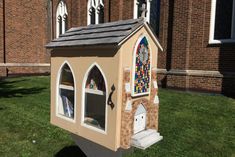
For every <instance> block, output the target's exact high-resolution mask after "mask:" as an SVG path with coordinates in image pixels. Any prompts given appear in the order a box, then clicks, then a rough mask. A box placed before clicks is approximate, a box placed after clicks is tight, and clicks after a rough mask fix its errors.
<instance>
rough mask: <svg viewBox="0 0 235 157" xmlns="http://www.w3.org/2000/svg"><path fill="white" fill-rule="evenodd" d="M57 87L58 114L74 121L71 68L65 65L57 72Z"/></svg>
mask: <svg viewBox="0 0 235 157" xmlns="http://www.w3.org/2000/svg"><path fill="white" fill-rule="evenodd" d="M59 75H60V78H59V86H58V88H59V89H58V97H57V99H58V101H57V111H58V114H59V115H61V116H64V117H67V118H71V119H74V95H75V94H74V91H75V90H74V77H73V73H72V71H71V68H70V67H69V66H68V64H67V63H65V64H64V65H63V67H62V68H61V70H60V72H59Z"/></svg>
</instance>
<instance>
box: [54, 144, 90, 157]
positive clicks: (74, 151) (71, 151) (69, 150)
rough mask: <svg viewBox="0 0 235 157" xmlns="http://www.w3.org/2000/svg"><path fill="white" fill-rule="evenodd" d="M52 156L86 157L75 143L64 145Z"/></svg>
mask: <svg viewBox="0 0 235 157" xmlns="http://www.w3.org/2000/svg"><path fill="white" fill-rule="evenodd" d="M54 157H87V156H86V155H85V153H83V151H82V150H81V149H80V148H79V147H78V146H76V145H74V146H66V147H64V148H63V149H61V150H60V151H59V152H58V153H56V154H55V156H54Z"/></svg>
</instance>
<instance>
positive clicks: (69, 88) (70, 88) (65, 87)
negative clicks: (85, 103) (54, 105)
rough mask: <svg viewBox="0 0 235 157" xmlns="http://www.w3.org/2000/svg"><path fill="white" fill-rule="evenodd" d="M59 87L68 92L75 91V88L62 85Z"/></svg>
mask: <svg viewBox="0 0 235 157" xmlns="http://www.w3.org/2000/svg"><path fill="white" fill-rule="evenodd" d="M59 87H60V88H62V89H67V90H74V87H73V86H68V85H63V84H60V86H59Z"/></svg>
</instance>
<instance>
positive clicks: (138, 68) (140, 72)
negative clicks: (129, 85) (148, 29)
mask: <svg viewBox="0 0 235 157" xmlns="http://www.w3.org/2000/svg"><path fill="white" fill-rule="evenodd" d="M135 53H136V58H135V74H134V75H135V76H134V95H141V94H147V93H149V90H150V89H149V85H150V52H149V45H148V41H147V39H146V37H143V38H142V40H141V41H140V43H139V44H138V47H137V49H136V52H135Z"/></svg>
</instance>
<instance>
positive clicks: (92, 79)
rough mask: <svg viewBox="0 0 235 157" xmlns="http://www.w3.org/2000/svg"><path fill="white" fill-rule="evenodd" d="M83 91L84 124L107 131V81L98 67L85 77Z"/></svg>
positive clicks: (94, 66) (94, 67)
mask: <svg viewBox="0 0 235 157" xmlns="http://www.w3.org/2000/svg"><path fill="white" fill-rule="evenodd" d="M84 80H85V87H84V88H85V89H84V91H83V98H84V99H83V114H82V115H83V123H84V124H86V125H88V126H90V127H92V128H95V129H98V130H101V131H105V128H106V123H105V122H106V106H107V105H106V98H107V96H106V81H105V79H104V76H103V74H102V72H101V71H100V70H99V68H98V67H97V66H96V65H93V66H92V68H90V70H89V72H88V73H87V76H85V79H84Z"/></svg>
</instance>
